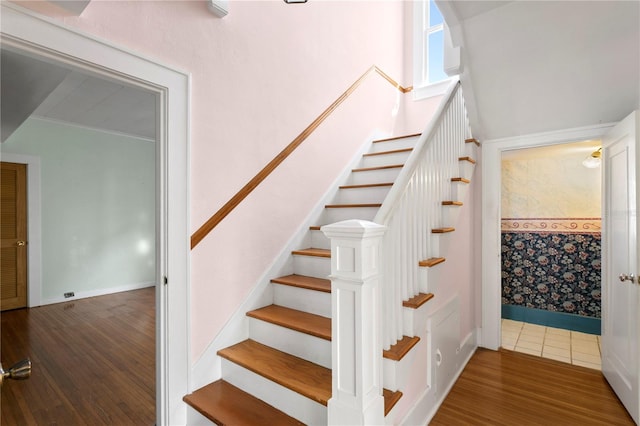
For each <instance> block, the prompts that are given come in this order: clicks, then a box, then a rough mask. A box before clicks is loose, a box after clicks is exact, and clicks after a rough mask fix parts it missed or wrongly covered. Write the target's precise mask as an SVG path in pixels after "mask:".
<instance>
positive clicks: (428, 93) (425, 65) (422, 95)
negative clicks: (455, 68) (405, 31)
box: [413, 0, 455, 100]
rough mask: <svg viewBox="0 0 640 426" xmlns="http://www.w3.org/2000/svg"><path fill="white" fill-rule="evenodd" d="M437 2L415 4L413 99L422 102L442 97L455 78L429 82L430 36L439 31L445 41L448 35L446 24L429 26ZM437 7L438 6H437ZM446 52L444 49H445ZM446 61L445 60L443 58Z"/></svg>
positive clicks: (424, 0)
mask: <svg viewBox="0 0 640 426" xmlns="http://www.w3.org/2000/svg"><path fill="white" fill-rule="evenodd" d="M434 1H435V0H422V1H416V2H414V4H413V82H414V83H413V86H414V90H413V99H414V100H420V99H426V98H430V97H433V96H439V95H442V94H443V93H444V92H445V91H446V90H447V87H448V86H449V83H450V81H451V80H452V79H453V78H455V76H449V77H448V78H446V79H444V80H441V81H437V82H429V62H428V58H429V46H428V36H429V35H432V34H435V33H437V32H439V31H442V33H443V40H445V45H446V38H447V34H446V32H445V27H446V24H445V22H444V20H443V22H442V23H440V24H437V25H434V26H429V12H430V5H431V3H432V2H434ZM436 6H437V4H436ZM443 52H444V49H443ZM443 61H444V58H443Z"/></svg>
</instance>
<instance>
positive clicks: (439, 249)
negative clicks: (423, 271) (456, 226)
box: [431, 231, 455, 257]
mask: <svg viewBox="0 0 640 426" xmlns="http://www.w3.org/2000/svg"><path fill="white" fill-rule="evenodd" d="M453 232H455V231H453ZM453 232H445V233H444V234H433V238H431V253H432V254H431V256H433V257H446V255H447V248H448V247H449V244H450V242H451V236H452V234H453Z"/></svg>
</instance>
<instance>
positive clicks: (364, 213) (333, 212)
mask: <svg viewBox="0 0 640 426" xmlns="http://www.w3.org/2000/svg"><path fill="white" fill-rule="evenodd" d="M378 208H379V207H348V208H337V209H336V208H325V209H324V212H323V213H322V216H323V221H322V223H324V224H330V223H336V222H341V221H343V220H351V219H360V220H373V218H374V217H375V216H376V213H377V212H378Z"/></svg>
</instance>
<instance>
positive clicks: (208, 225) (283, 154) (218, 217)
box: [191, 65, 413, 250]
mask: <svg viewBox="0 0 640 426" xmlns="http://www.w3.org/2000/svg"><path fill="white" fill-rule="evenodd" d="M374 72H375V73H377V74H379V75H381V76H382V77H383V78H384V79H385V80H387V81H388V82H389V83H391V84H392V85H393V86H394V87H395V88H397V89H398V90H399V91H400V92H402V93H407V92H410V91H411V90H412V89H413V88H412V87H402V86H401V85H400V84H398V83H397V82H396V81H395V80H393V79H392V78H391V77H389V76H388V75H387V74H386V73H384V72H383V71H382V70H381V69H380V68H378V67H377V66H375V65H374V66H372V67H371V68H369V69H368V70H367V71H366V72H365V73H364V74H362V76H360V78H358V79H357V80H356V81H355V82H354V83H353V84H352V85H351V86H350V87H349V88H348V89H347V90H346V91H345V92H344V93H343V94H342V95H340V97H339V98H338V99H336V100H335V101H334V102H333V103H332V104H331V105H330V106H329V107H328V108H327V109H326V110H324V112H323V113H322V114H320V116H318V118H316V119H315V120H313V121H312V122H311V124H309V126H307V128H306V129H304V130H303V131H302V133H300V134H299V135H298V136H297V137H296V138H295V139H294V140H293V141H292V142H291V143H290V144H289V145H287V146H286V147H285V148H284V149H283V150H282V151H280V153H279V154H278V155H276V156H275V157H274V159H273V160H271V161H270V162H269V164H267V165H266V166H264V168H263V169H262V170H260V171H259V172H258V174H257V175H255V176H254V177H253V178H252V179H251V180H250V181H249V182H247V184H246V185H245V186H243V187H242V188H241V189H240V191H238V192H237V193H236V195H234V196H233V197H231V199H230V200H229V201H227V202H226V203H225V204H224V206H222V207H221V208H220V210H218V211H217V212H216V213H215V214H214V215H213V216H211V217H210V218H209V219H208V220H207V221H206V222H205V223H204V224H202V226H201V227H200V228H198V230H197V231H196V232H194V233H193V235H191V249H192V250H193V249H194V248H195V246H197V245H198V243H200V241H202V240H203V239H204V237H206V236H207V234H209V232H211V231H212V230H213V228H215V227H216V226H217V225H218V224H219V223H220V222H221V221H222V219H224V218H225V217H227V215H228V214H229V213H231V212H232V211H233V209H235V208H236V207H237V206H238V204H240V203H241V202H242V200H244V199H245V198H247V196H248V195H249V194H251V192H252V191H253V190H254V189H256V187H257V186H258V185H260V183H262V181H263V180H265V179H266V178H267V176H269V175H270V174H271V172H273V171H274V170H275V169H276V167H278V166H279V165H280V163H282V162H283V161H284V160H285V159H286V158H287V157H288V156H289V155H290V154H291V153H292V152H293V151H295V149H296V148H297V147H298V146H300V144H302V142H304V140H305V139H307V138H308V137H309V135H311V133H313V131H314V130H315V129H317V128H318V126H320V124H322V122H323V121H324V120H325V119H326V118H327V117H328V116H329V115H331V113H332V112H333V111H334V110H335V109H336V108H337V107H338V106H339V105H340V104H341V103H342V102H344V101H345V100H346V99H347V98H348V97H349V95H351V93H353V92H354V91H355V90H356V89H357V88H358V86H360V84H361V83H362V82H363V81H364V79H365V78H366V77H367V76H369V75H370V74H372V73H374Z"/></svg>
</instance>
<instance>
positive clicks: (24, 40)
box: [0, 2, 191, 425]
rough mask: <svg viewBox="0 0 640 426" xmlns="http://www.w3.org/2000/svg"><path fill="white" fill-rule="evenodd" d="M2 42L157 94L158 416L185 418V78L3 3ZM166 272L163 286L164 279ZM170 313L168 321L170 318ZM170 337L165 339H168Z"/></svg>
mask: <svg viewBox="0 0 640 426" xmlns="http://www.w3.org/2000/svg"><path fill="white" fill-rule="evenodd" d="M1 19H2V21H1V26H0V29H1V33H0V36H1V42H2V48H3V49H11V50H14V51H17V52H20V53H22V54H26V55H30V56H34V57H37V58H39V59H41V60H44V61H51V62H55V63H59V64H60V63H61V64H64V65H65V66H67V67H69V68H72V69H76V70H81V71H85V72H90V73H92V74H94V75H99V76H104V77H106V78H108V79H111V80H116V81H123V82H126V84H129V85H132V86H135V87H139V88H142V89H145V90H148V91H151V92H153V93H155V95H156V99H157V102H156V105H157V111H158V113H157V116H158V120H157V126H158V127H157V130H156V134H157V135H158V141H157V143H158V149H156V153H157V157H156V170H157V177H156V182H157V187H158V194H157V198H156V199H157V200H158V201H157V203H158V204H157V207H156V211H157V220H156V223H157V227H158V228H157V231H156V233H157V235H158V238H157V244H159V246H158V247H157V250H156V252H157V253H158V259H157V262H156V264H157V271H156V282H155V285H156V334H157V339H156V375H157V379H156V420H157V421H156V422H157V424H159V425H168V424H172V425H173V424H185V423H186V420H187V409H186V404H185V403H184V402H182V397H183V396H184V395H186V394H187V393H188V392H187V391H188V389H189V381H190V368H189V366H190V361H191V359H190V354H189V335H190V329H189V320H190V318H189V311H190V309H189V285H190V283H189V256H190V250H189V113H190V111H189V96H190V76H189V74H188V73H185V72H183V71H180V70H177V69H174V68H170V67H167V66H165V65H163V64H161V63H158V62H157V61H155V60H153V59H149V58H145V57H143V56H141V55H139V54H137V53H135V52H132V51H129V50H127V49H126V48H123V47H120V46H117V45H115V44H112V43H111V42H109V41H105V40H101V39H98V38H96V37H95V36H93V35H91V34H86V33H82V32H80V31H77V30H76V29H73V28H70V27H67V26H65V25H64V24H62V23H60V22H58V21H56V20H54V19H51V18H48V17H46V16H42V15H39V14H37V13H34V12H31V11H28V10H26V9H24V8H21V7H20V6H17V5H15V4H12V3H9V2H2V4H1ZM165 277H168V285H165V284H164V278H165ZM169 319H170V320H169ZM169 342H171V344H169Z"/></svg>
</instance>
